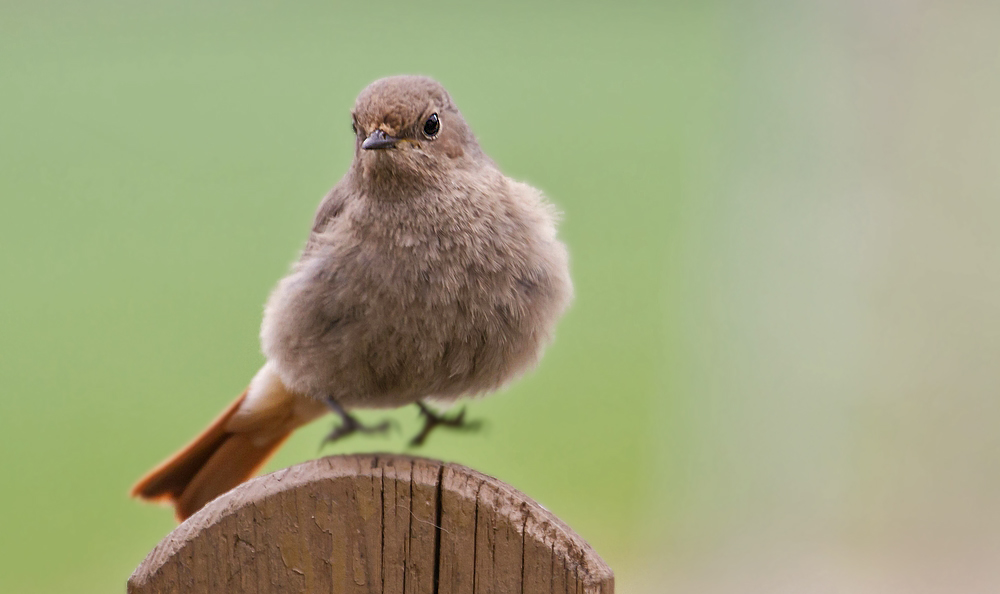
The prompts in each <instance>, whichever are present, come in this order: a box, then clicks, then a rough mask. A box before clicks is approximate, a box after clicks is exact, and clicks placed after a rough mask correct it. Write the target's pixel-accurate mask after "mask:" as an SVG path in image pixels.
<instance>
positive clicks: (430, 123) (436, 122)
mask: <svg viewBox="0 0 1000 594" xmlns="http://www.w3.org/2000/svg"><path fill="white" fill-rule="evenodd" d="M440 131H441V120H440V119H438V114H436V113H432V114H431V117H429V118H427V121H426V122H424V136H426V137H427V138H434V137H435V136H437V133H438V132H440Z"/></svg>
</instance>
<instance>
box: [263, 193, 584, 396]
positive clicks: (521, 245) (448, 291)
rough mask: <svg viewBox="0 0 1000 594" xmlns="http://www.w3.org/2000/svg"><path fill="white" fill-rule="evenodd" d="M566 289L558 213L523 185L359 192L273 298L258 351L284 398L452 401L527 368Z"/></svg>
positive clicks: (493, 386) (562, 302) (491, 386)
mask: <svg viewBox="0 0 1000 594" xmlns="http://www.w3.org/2000/svg"><path fill="white" fill-rule="evenodd" d="M487 192H488V193H487ZM571 292H572V289H571V286H570V282H569V274H568V267H567V262H566V252H565V249H564V247H563V246H562V244H561V243H559V242H558V241H557V240H556V238H555V221H554V216H553V214H552V210H551V209H550V208H549V207H547V205H546V204H545V203H544V202H543V201H542V199H541V196H540V194H539V193H538V192H537V191H536V190H534V189H533V188H531V187H529V186H527V185H524V184H519V183H516V182H512V181H510V180H507V179H505V178H503V177H500V178H499V180H498V181H496V182H495V183H494V184H493V185H487V186H478V187H473V188H468V187H462V186H460V185H456V186H455V187H454V188H452V191H449V192H441V193H436V194H430V195H425V196H421V197H419V199H414V200H409V201H400V200H397V201H376V200H374V199H372V198H370V197H366V196H364V195H357V196H355V197H354V198H353V199H352V200H348V201H347V202H346V203H345V205H344V207H343V210H342V211H341V212H340V213H339V214H338V216H337V217H336V218H335V220H332V221H331V224H330V225H328V226H327V227H326V228H324V230H323V231H322V232H321V233H320V234H319V236H318V237H317V238H316V241H314V242H313V243H312V244H311V246H310V248H309V249H308V250H307V252H306V254H305V255H304V256H303V259H302V260H301V261H300V262H299V263H298V264H297V265H296V266H295V268H294V269H293V271H292V273H291V274H290V275H289V276H287V277H286V278H285V279H283V280H282V281H281V282H280V283H279V285H278V287H277V288H276V289H275V291H274V293H273V294H272V296H271V299H270V300H269V302H268V305H267V308H266V310H265V316H264V323H263V326H262V329H261V339H262V346H263V348H264V352H265V354H266V355H267V357H268V359H270V360H271V361H273V362H274V363H275V365H276V366H277V369H278V371H279V373H280V374H281V377H282V380H283V381H284V382H285V383H286V384H287V385H289V386H290V387H291V388H292V389H294V390H296V391H298V392H301V393H305V394H309V395H313V396H316V397H324V396H326V395H333V396H335V397H336V398H338V399H340V401H341V402H343V403H344V404H346V405H365V406H394V405H397V404H398V403H400V402H403V401H406V399H410V400H411V401H412V399H414V398H419V397H421V396H438V397H446V398H447V397H457V396H460V395H462V394H469V393H478V392H482V391H488V390H492V389H496V388H497V387H498V386H500V385H502V384H503V383H505V382H506V381H509V380H510V379H512V378H513V377H515V376H516V375H518V374H519V373H520V372H522V371H524V370H525V369H526V368H528V367H530V366H531V365H532V364H533V363H534V362H535V361H536V360H537V358H538V356H540V354H541V351H542V348H543V347H544V345H545V344H546V343H547V342H548V340H549V338H550V336H551V333H552V330H553V326H554V323H555V320H556V319H557V318H558V316H559V314H560V313H561V312H562V311H563V310H564V309H565V307H566V305H568V302H569V299H570V296H571Z"/></svg>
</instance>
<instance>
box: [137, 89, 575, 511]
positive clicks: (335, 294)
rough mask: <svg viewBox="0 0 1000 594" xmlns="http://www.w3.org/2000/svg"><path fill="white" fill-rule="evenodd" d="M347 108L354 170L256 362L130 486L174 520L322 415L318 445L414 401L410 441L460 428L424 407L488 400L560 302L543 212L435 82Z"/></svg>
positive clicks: (316, 231) (553, 242)
mask: <svg viewBox="0 0 1000 594" xmlns="http://www.w3.org/2000/svg"><path fill="white" fill-rule="evenodd" d="M352 116H353V130H354V133H355V152H354V160H353V162H352V163H351V167H350V169H349V170H348V171H347V174H346V175H344V177H343V179H341V180H340V182H339V183H338V184H337V185H336V186H334V187H333V189H332V190H330V192H329V193H328V194H327V195H326V197H325V198H324V199H323V201H322V203H321V204H320V206H319V209H318V210H317V212H316V216H315V220H314V222H313V227H312V233H311V234H310V236H309V239H308V241H307V243H306V246H305V248H304V250H303V252H302V255H301V257H300V258H299V260H298V261H297V262H295V264H294V265H293V266H292V269H291V272H290V273H289V274H288V276H286V277H285V278H283V279H281V281H280V282H279V283H278V285H277V287H276V288H275V289H274V291H273V292H272V293H271V296H270V298H269V299H268V302H267V306H266V308H265V311H264V320H263V323H262V325H261V332H260V337H261V345H262V348H263V352H264V355H265V357H266V359H267V362H266V363H265V364H264V366H263V367H262V368H261V369H260V371H258V372H257V375H256V376H254V378H253V380H251V382H250V385H249V387H248V388H247V389H246V391H245V392H243V394H242V395H241V396H240V397H239V398H237V399H236V401H235V402H233V403H232V404H230V405H229V407H228V408H226V409H225V410H224V411H223V412H222V414H221V415H219V417H218V418H216V419H215V421H213V422H212V424H211V425H209V427H208V428H207V429H206V430H205V431H204V432H203V433H202V434H201V435H199V436H198V437H196V438H195V439H194V440H193V441H192V442H191V443H189V444H188V445H187V446H186V447H184V448H183V449H182V450H180V451H179V452H177V453H176V454H174V455H173V456H172V457H171V458H169V459H168V460H166V461H165V462H163V463H162V464H161V465H160V466H158V467H156V468H155V469H153V470H152V471H151V472H150V473H149V474H147V475H146V476H145V477H143V478H142V479H141V480H140V481H139V482H138V484H136V485H135V487H134V488H133V489H132V495H133V496H137V497H141V498H143V499H149V500H165V501H168V502H170V503H172V504H173V505H174V506H175V509H176V513H177V517H178V519H180V520H183V519H184V518H187V517H188V516H190V515H191V514H193V513H194V512H196V511H197V510H198V509H200V508H201V507H202V506H203V505H205V504H206V503H208V502H209V501H211V500H212V499H214V498H215V497H216V496H218V495H220V494H222V493H224V492H225V491H228V490H229V489H231V488H233V487H234V486H236V485H238V484H239V483H241V482H243V481H245V480H247V479H248V478H250V476H252V475H253V474H254V473H255V472H256V471H257V469H259V468H260V466H261V465H262V464H263V463H264V462H265V461H266V460H267V458H268V457H269V456H270V455H271V454H272V453H273V452H274V451H275V450H276V449H277V448H278V446H279V445H281V443H282V442H283V441H284V440H285V439H286V438H287V437H288V436H289V435H290V434H291V432H292V431H294V430H295V429H296V428H298V427H300V426H302V425H304V424H306V423H308V422H310V421H312V420H314V419H316V418H317V417H320V416H322V415H323V414H325V413H327V412H330V411H332V412H334V413H336V414H337V415H338V416H339V417H340V419H341V420H340V424H339V425H338V426H337V427H336V428H335V429H334V430H333V432H332V433H331V434H330V435H329V437H328V438H327V439H328V440H335V439H339V438H341V437H344V436H346V435H349V434H351V433H354V432H358V431H363V432H371V431H382V430H385V429H386V428H387V427H388V425H387V424H386V423H383V424H381V425H378V426H374V427H367V426H364V425H362V424H361V423H360V422H358V421H357V420H356V419H355V418H354V417H353V416H351V415H350V414H349V413H348V411H349V410H351V409H356V408H394V407H400V406H403V405H408V404H414V403H415V404H417V405H418V406H419V407H420V411H421V414H422V415H423V417H424V428H423V430H422V431H421V432H420V434H419V435H418V436H417V437H416V438H415V439H414V443H417V444H419V443H420V442H422V441H423V440H424V439H425V438H426V436H427V434H428V433H429V432H430V430H431V429H433V428H434V427H435V426H437V425H440V424H445V425H452V426H460V425H462V424H463V422H464V419H463V415H462V414H459V415H457V416H455V417H451V418H448V417H444V416H440V415H438V414H437V413H435V412H434V411H433V410H431V409H430V408H429V407H427V406H426V404H425V402H424V400H425V399H433V400H436V401H443V402H450V401H454V400H455V399H457V398H459V397H461V396H468V395H477V394H483V393H486V392H490V391H493V390H496V389H497V388H500V387H501V386H503V385H504V384H506V383H507V382H509V381H510V380H512V379H514V378H515V377H517V376H518V375H520V374H522V373H523V372H525V371H526V370H528V369H529V368H531V367H532V366H533V365H534V364H535V363H536V362H537V361H538V360H539V358H540V357H541V354H542V351H543V349H544V348H545V346H546V345H547V344H548V343H549V342H550V341H551V340H552V335H553V331H554V328H555V324H556V320H557V319H558V318H559V317H560V315H561V314H562V313H563V312H564V311H565V309H566V307H567V306H568V305H569V302H570V300H571V298H572V285H571V282H570V277H569V268H568V260H567V254H566V248H565V246H564V245H563V244H562V243H560V241H559V240H558V239H557V238H556V219H557V216H556V213H555V211H554V209H553V208H552V206H551V205H550V204H549V203H548V202H546V201H545V199H544V198H543V196H542V194H541V192H539V191H538V190H536V189H534V188H532V187H531V186H528V185H526V184H523V183H520V182H517V181H514V180H512V179H510V178H508V177H505V176H504V175H503V173H501V172H500V170H499V169H497V166H496V164H494V163H493V161H492V160H490V158H489V157H487V156H486V154H484V153H483V151H482V149H480V148H479V144H478V142H477V141H476V137H475V136H474V135H473V134H472V131H471V130H470V129H469V126H468V124H466V123H465V120H464V119H463V118H462V115H461V113H459V111H458V108H457V107H455V104H454V103H453V102H452V100H451V97H450V96H449V95H448V93H447V91H445V89H444V88H443V87H442V86H441V85H440V84H438V83H437V82H435V81H434V80H431V79H429V78H425V77H419V76H394V77H389V78H383V79H380V80H377V81H375V82H373V83H372V84H370V85H369V86H368V87H367V88H365V89H364V90H363V91H362V92H361V94H360V95H359V96H358V99H357V101H356V103H355V105H354V110H353V112H352ZM463 412H464V411H463Z"/></svg>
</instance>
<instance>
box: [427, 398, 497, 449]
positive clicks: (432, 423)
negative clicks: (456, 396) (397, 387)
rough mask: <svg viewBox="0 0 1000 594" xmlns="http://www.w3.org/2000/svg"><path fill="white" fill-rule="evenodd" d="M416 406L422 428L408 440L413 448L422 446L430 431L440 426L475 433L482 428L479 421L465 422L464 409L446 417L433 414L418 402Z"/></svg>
mask: <svg viewBox="0 0 1000 594" xmlns="http://www.w3.org/2000/svg"><path fill="white" fill-rule="evenodd" d="M417 406H418V407H419V408H420V416H422V417H423V418H424V427H423V429H421V430H420V433H418V434H417V436H416V437H414V438H413V439H412V440H410V445H411V446H414V447H416V446H420V445H423V444H424V442H425V441H427V436H428V435H430V434H431V431H433V430H434V429H435V428H436V427H438V426H440V425H443V426H445V427H451V428H453V429H462V430H464V431H476V430H477V429H479V427H480V426H482V422H481V421H479V420H475V421H466V420H465V408H462V410H460V411H458V414H457V415H455V416H453V417H446V416H444V415H443V414H438V413H436V412H434V411H433V410H431V408H430V407H429V406H427V405H426V404H424V403H423V402H421V401H419V400H418V401H417Z"/></svg>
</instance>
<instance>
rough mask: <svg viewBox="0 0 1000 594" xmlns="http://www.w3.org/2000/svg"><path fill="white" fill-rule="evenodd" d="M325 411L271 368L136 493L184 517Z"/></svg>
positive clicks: (245, 474) (134, 492) (256, 466)
mask: <svg viewBox="0 0 1000 594" xmlns="http://www.w3.org/2000/svg"><path fill="white" fill-rule="evenodd" d="M258 378H259V380H260V381H258ZM251 392H254V394H253V395H251ZM323 412H325V409H324V407H323V406H322V404H321V403H318V402H316V401H310V400H309V399H305V398H303V397H300V396H297V395H295V394H292V393H291V392H289V391H288V390H287V389H285V387H284V386H283V385H281V383H280V381H279V380H277V378H276V376H275V375H273V374H272V373H270V370H269V369H268V368H267V367H266V366H265V368H264V369H262V370H261V372H260V373H259V374H258V377H257V378H255V379H254V382H251V385H250V387H249V388H247V390H246V391H244V392H243V394H241V395H240V397H239V398H237V399H236V400H235V401H233V403H232V404H230V405H229V406H228V407H226V410H224V411H223V412H222V414H220V415H219V416H218V417H217V418H216V419H215V420H214V421H212V424H211V425H209V426H208V428H207V429H205V430H204V431H202V433H201V434H200V435H198V437H195V438H194V439H193V440H192V441H191V442H190V443H189V444H187V445H186V446H184V448H182V449H181V450H180V451H179V452H177V453H176V454H174V455H173V456H171V457H170V458H168V459H167V460H166V461H164V462H163V463H162V464H160V465H159V466H157V467H156V468H154V469H153V470H151V471H149V473H147V474H146V476H144V477H142V478H141V479H139V482H138V483H136V484H135V486H134V487H132V491H131V494H132V496H133V497H140V498H142V499H146V500H150V501H166V502H169V503H172V504H173V505H174V509H175V511H176V514H177V519H178V520H181V521H183V520H185V519H187V518H188V517H189V516H191V515H192V514H194V513H195V512H196V511H198V510H199V509H201V508H202V507H203V506H204V505H205V504H206V503H208V502H209V501H211V500H212V499H215V498H216V497H218V496H219V495H221V494H223V493H225V492H226V491H228V490H230V489H232V488H233V487H235V486H236V485H238V484H240V483H242V482H243V481H245V480H247V479H249V478H250V477H251V476H253V475H254V473H256V472H257V470H258V469H260V467H261V466H263V465H264V463H265V462H267V460H268V458H270V457H271V455H272V454H273V453H274V452H275V451H276V450H277V449H278V447H279V446H280V445H281V444H282V443H284V441H285V440H286V439H288V436H289V435H291V433H292V431H294V430H295V429H296V428H298V427H299V426H301V425H304V424H305V423H308V422H309V421H311V420H312V419H314V418H316V417H317V416H319V415H321V414H322V413H323Z"/></svg>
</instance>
